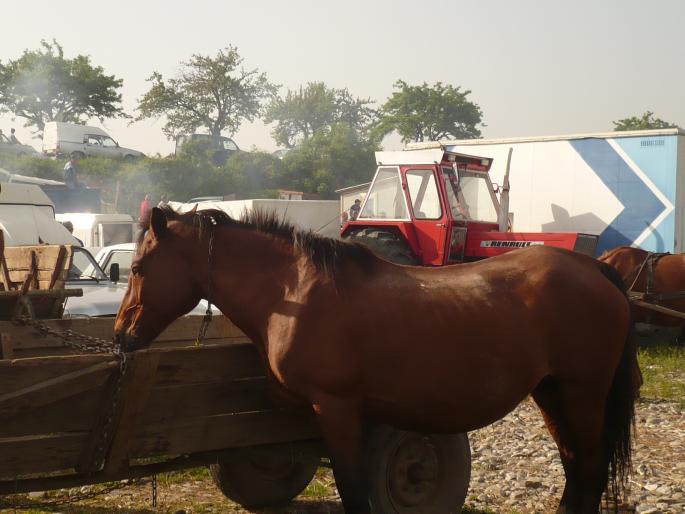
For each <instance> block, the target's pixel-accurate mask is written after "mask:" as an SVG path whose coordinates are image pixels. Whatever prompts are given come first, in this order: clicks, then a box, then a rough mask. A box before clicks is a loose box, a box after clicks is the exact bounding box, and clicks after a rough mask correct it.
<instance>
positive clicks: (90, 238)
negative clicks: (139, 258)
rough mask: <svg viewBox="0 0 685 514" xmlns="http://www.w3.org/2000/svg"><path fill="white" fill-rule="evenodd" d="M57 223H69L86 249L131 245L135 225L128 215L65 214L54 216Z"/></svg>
mask: <svg viewBox="0 0 685 514" xmlns="http://www.w3.org/2000/svg"><path fill="white" fill-rule="evenodd" d="M55 218H56V219H57V221H59V222H62V223H63V222H65V221H71V223H72V224H73V225H74V236H76V237H78V238H79V239H80V240H81V241H83V246H85V247H88V248H101V247H103V246H110V245H114V244H120V243H131V242H132V241H133V236H134V235H135V233H136V230H137V223H136V222H135V221H134V220H133V218H132V217H131V216H130V215H128V214H93V213H89V212H65V213H61V214H57V215H56V216H55Z"/></svg>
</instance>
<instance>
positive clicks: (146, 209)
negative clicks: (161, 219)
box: [138, 193, 152, 223]
mask: <svg viewBox="0 0 685 514" xmlns="http://www.w3.org/2000/svg"><path fill="white" fill-rule="evenodd" d="M150 212H152V205H150V193H145V198H143V201H142V202H140V218H138V221H139V222H140V223H147V222H148V221H149V220H150Z"/></svg>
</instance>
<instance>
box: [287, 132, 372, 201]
mask: <svg viewBox="0 0 685 514" xmlns="http://www.w3.org/2000/svg"><path fill="white" fill-rule="evenodd" d="M377 149H378V147H377V144H376V143H375V142H373V141H371V140H369V139H366V138H364V137H361V136H360V134H359V132H357V131H356V130H355V129H353V128H352V127H350V126H349V125H347V124H345V123H337V124H334V125H332V126H331V128H330V130H327V131H320V132H317V133H315V134H314V135H313V136H312V137H310V138H309V139H307V140H306V141H303V142H302V144H300V145H298V146H297V148H295V149H293V150H291V151H290V152H288V153H287V154H286V155H285V157H283V171H282V175H281V177H280V181H279V183H280V185H281V187H283V188H287V189H294V190H296V191H305V192H310V193H318V194H320V195H321V196H322V197H324V198H335V190H336V189H339V188H342V187H346V186H351V185H354V184H359V183H361V182H367V181H368V180H370V179H371V177H372V176H373V172H374V170H375V168H376V159H375V156H374V152H375V151H376V150H377Z"/></svg>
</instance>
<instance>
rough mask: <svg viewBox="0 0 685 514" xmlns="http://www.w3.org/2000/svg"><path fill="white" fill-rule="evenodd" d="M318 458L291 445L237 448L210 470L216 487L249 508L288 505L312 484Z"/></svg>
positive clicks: (317, 465)
mask: <svg viewBox="0 0 685 514" xmlns="http://www.w3.org/2000/svg"><path fill="white" fill-rule="evenodd" d="M319 460H320V459H319V457H318V456H316V455H310V454H307V453H302V452H298V451H296V450H295V449H294V447H293V446H292V445H290V444H274V445H266V446H254V447H247V448H236V449H234V450H232V451H230V452H229V453H228V454H226V455H225V457H222V459H221V460H220V461H219V462H217V463H216V464H212V465H211V466H210V467H209V470H210V474H211V476H212V479H213V480H214V483H215V484H216V486H217V487H218V488H219V489H220V490H221V492H222V493H223V494H224V495H225V496H226V497H227V498H229V499H230V500H233V501H234V502H236V503H238V504H240V505H242V506H243V507H245V508H248V509H257V508H261V507H278V506H283V505H286V504H288V503H289V502H290V501H292V499H293V498H295V497H296V496H297V495H298V494H300V493H301V492H302V491H304V489H305V488H306V487H307V485H309V482H311V481H312V478H313V477H314V474H315V473H316V470H317V468H318V467H319Z"/></svg>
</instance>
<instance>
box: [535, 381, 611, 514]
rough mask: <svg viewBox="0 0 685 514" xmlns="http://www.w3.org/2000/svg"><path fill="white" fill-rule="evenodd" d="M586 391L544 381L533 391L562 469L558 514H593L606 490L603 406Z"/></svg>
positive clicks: (606, 460)
mask: <svg viewBox="0 0 685 514" xmlns="http://www.w3.org/2000/svg"><path fill="white" fill-rule="evenodd" d="M601 396H602V395H601V394H599V393H598V392H597V391H594V392H591V391H588V390H587V389H585V388H582V389H580V388H579V389H578V390H576V389H573V388H570V387H569V388H564V387H562V386H561V385H560V384H559V383H558V382H557V380H555V379H553V378H551V377H547V378H545V379H544V380H543V381H542V382H541V383H540V384H539V385H538V387H537V388H536V389H535V390H534V391H533V399H534V400H535V402H536V403H537V404H538V407H540V410H541V411H542V415H543V417H544V419H545V424H546V425H547V428H548V430H549V431H550V433H551V434H552V437H553V438H554V440H555V442H556V444H557V447H558V448H559V454H560V456H561V462H562V464H563V466H564V474H565V476H566V486H565V487H564V492H563V494H562V497H561V502H560V503H559V509H558V511H557V512H558V513H559V514H561V513H563V514H571V513H573V514H596V513H597V512H598V511H599V506H600V502H601V498H602V493H603V492H604V489H605V488H606V484H607V476H608V465H609V457H608V455H607V452H606V450H605V448H604V446H603V444H602V443H603V435H602V434H603V427H604V402H603V401H598V400H597V398H598V397H600V398H601Z"/></svg>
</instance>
